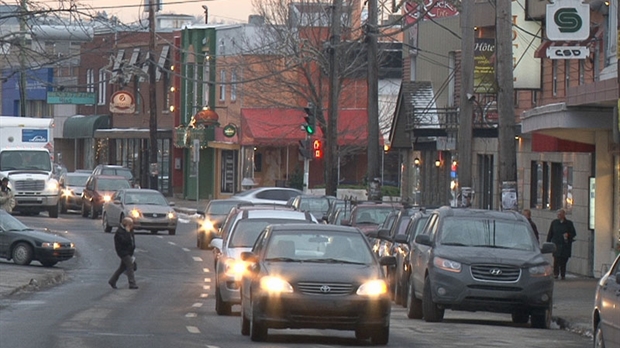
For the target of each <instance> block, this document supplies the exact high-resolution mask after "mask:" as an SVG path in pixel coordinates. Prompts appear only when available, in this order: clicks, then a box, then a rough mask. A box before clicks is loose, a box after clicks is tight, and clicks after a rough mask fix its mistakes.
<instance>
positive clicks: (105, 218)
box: [101, 213, 112, 233]
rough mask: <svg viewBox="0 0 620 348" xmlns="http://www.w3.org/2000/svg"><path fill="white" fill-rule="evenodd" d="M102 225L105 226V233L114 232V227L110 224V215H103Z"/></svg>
mask: <svg viewBox="0 0 620 348" xmlns="http://www.w3.org/2000/svg"><path fill="white" fill-rule="evenodd" d="M101 221H102V222H101V225H103V232H107V233H109V232H112V226H110V224H108V214H106V213H103V217H102V218H101Z"/></svg>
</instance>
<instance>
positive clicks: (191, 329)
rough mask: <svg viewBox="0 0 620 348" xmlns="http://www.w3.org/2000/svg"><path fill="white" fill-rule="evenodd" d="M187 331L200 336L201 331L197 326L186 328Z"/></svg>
mask: <svg viewBox="0 0 620 348" xmlns="http://www.w3.org/2000/svg"><path fill="white" fill-rule="evenodd" d="M186 328H187V331H189V332H190V333H194V334H199V333H200V330H198V328H197V327H195V326H186Z"/></svg>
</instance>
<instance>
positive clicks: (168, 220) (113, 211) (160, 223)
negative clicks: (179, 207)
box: [102, 189, 178, 235]
mask: <svg viewBox="0 0 620 348" xmlns="http://www.w3.org/2000/svg"><path fill="white" fill-rule="evenodd" d="M172 205H174V203H168V201H167V200H166V197H164V195H162V194H161V192H159V191H156V190H149V189H122V190H119V191H117V192H116V193H115V194H114V196H112V199H110V201H109V202H106V203H105V205H104V206H103V213H102V214H103V217H102V224H103V230H104V232H111V231H112V227H118V226H120V224H121V221H122V220H123V218H125V217H130V218H131V219H132V220H133V224H134V229H135V230H148V231H150V232H151V233H157V231H161V230H163V231H166V230H167V231H168V234H170V235H173V234H176V229H177V221H178V217H177V214H176V213H175V211H174V209H173V208H172Z"/></svg>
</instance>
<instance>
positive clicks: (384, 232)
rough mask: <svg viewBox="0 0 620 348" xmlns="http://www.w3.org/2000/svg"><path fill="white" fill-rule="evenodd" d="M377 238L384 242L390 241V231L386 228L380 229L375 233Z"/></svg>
mask: <svg viewBox="0 0 620 348" xmlns="http://www.w3.org/2000/svg"><path fill="white" fill-rule="evenodd" d="M377 234H378V237H379V238H381V239H385V240H391V239H392V238H390V230H389V229H387V228H380V229H379V231H377Z"/></svg>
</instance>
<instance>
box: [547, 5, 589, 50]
mask: <svg viewBox="0 0 620 348" xmlns="http://www.w3.org/2000/svg"><path fill="white" fill-rule="evenodd" d="M546 20H547V38H549V40H551V41H583V40H586V39H587V38H588V37H589V36H590V5H588V4H586V3H582V2H581V0H556V1H555V2H554V3H552V4H547V16H546Z"/></svg>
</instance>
